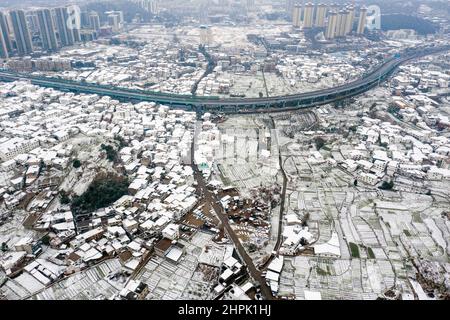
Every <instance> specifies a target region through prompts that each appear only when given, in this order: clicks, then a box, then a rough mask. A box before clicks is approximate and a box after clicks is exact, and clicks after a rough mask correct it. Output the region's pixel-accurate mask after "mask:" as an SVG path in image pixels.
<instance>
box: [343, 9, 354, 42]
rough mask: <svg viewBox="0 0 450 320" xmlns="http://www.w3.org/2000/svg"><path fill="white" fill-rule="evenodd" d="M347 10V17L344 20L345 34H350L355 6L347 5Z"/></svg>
mask: <svg viewBox="0 0 450 320" xmlns="http://www.w3.org/2000/svg"><path fill="white" fill-rule="evenodd" d="M347 12H348V13H347V19H346V22H345V34H346V35H348V34H350V33H351V32H352V30H353V20H354V17H355V8H353V7H348V9H347Z"/></svg>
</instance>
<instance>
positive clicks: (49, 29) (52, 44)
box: [36, 9, 58, 51]
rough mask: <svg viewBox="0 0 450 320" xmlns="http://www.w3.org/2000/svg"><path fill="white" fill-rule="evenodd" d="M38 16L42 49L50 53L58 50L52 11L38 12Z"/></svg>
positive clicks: (43, 10)
mask: <svg viewBox="0 0 450 320" xmlns="http://www.w3.org/2000/svg"><path fill="white" fill-rule="evenodd" d="M36 16H37V19H38V26H39V32H40V34H41V40H42V48H43V49H44V50H50V51H54V50H56V49H58V41H57V39H56V32H55V26H54V24H53V19H52V14H51V11H50V10H49V9H42V10H38V11H36Z"/></svg>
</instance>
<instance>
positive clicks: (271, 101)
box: [0, 45, 450, 113]
mask: <svg viewBox="0 0 450 320" xmlns="http://www.w3.org/2000/svg"><path fill="white" fill-rule="evenodd" d="M447 50H450V45H447V46H430V47H427V48H421V49H416V50H409V51H404V52H403V53H401V54H399V55H398V56H396V57H392V58H390V59H387V60H385V61H384V62H383V63H382V64H380V65H378V66H376V67H375V68H373V69H372V70H371V71H369V72H366V73H365V74H364V75H363V76H362V77H361V78H360V79H357V80H354V81H352V82H349V83H346V84H343V85H340V86H336V87H333V88H327V89H321V90H317V91H311V92H305V93H298V94H292V95H284V96H274V97H265V98H219V97H198V96H192V95H176V94H168V93H159V92H150V91H144V90H135V89H127V88H122V87H112V86H106V85H99V84H93V83H87V82H77V81H71V80H64V79H59V78H50V77H45V76H33V75H31V74H23V73H15V72H11V71H6V70H0V80H1V81H17V80H28V81H31V83H32V84H35V85H39V86H43V87H49V88H54V89H57V90H61V91H70V92H75V93H87V94H98V95H105V96H110V97H112V98H115V99H118V100H120V101H124V102H142V101H147V102H156V103H160V104H164V105H167V106H169V107H171V108H175V109H183V110H189V111H196V112H198V113H204V112H223V113H258V112H276V111H288V110H296V109H300V108H308V107H312V106H318V105H323V104H327V103H331V102H337V101H340V100H343V99H347V98H350V97H353V96H356V95H359V94H361V93H364V92H366V91H368V90H369V89H371V88H373V87H376V86H377V85H379V84H380V83H382V82H383V81H385V80H386V79H388V78H389V76H390V75H391V74H392V73H393V72H394V71H395V70H396V69H397V67H398V66H400V65H401V64H403V63H405V62H407V61H409V60H411V59H415V58H420V57H423V56H426V55H430V54H434V53H438V52H443V51H447Z"/></svg>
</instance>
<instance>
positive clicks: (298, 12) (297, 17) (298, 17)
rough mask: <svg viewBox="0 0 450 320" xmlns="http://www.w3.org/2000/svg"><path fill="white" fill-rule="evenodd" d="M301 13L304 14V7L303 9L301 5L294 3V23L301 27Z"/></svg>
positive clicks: (296, 26)
mask: <svg viewBox="0 0 450 320" xmlns="http://www.w3.org/2000/svg"><path fill="white" fill-rule="evenodd" d="M301 15H302V9H301V7H300V5H298V4H296V5H294V9H293V12H292V25H293V26H294V27H295V28H300V25H301Z"/></svg>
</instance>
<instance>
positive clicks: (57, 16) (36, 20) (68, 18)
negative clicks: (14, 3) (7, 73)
mask: <svg viewBox="0 0 450 320" xmlns="http://www.w3.org/2000/svg"><path fill="white" fill-rule="evenodd" d="M76 14H78V13H76ZM80 14H81V16H80V17H79V18H80V19H78V17H77V18H75V17H74V13H73V12H71V11H70V7H59V8H52V9H48V8H44V9H38V10H33V11H28V12H25V11H24V10H11V11H9V12H7V13H6V12H0V58H1V59H6V58H9V57H11V56H25V55H30V54H31V53H33V52H34V51H35V47H36V46H37V47H39V48H40V49H42V50H43V51H50V52H51V51H56V50H58V49H59V48H61V47H66V46H71V45H74V44H75V43H77V42H81V41H90V40H94V39H96V38H97V33H99V32H100V31H101V29H102V25H101V23H100V16H99V14H98V13H97V12H94V11H92V12H81V13H80ZM105 15H106V18H107V23H108V26H106V27H107V28H109V29H111V30H112V32H117V31H120V30H121V29H122V27H123V25H124V23H125V21H124V15H123V12H122V11H109V12H105Z"/></svg>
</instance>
